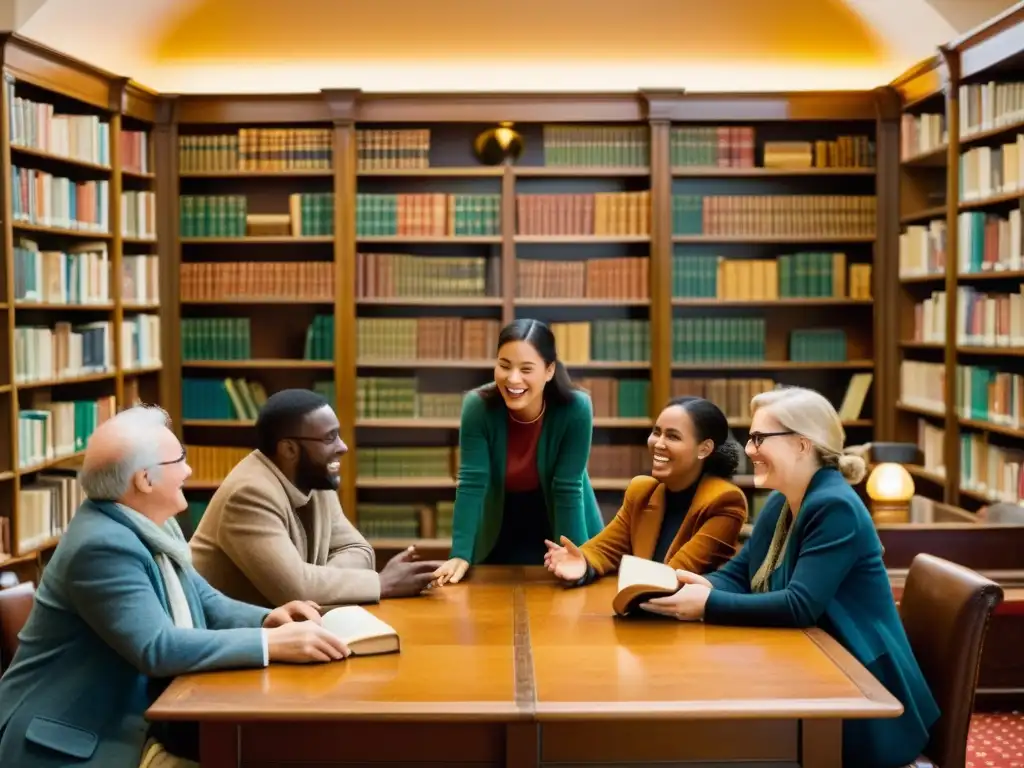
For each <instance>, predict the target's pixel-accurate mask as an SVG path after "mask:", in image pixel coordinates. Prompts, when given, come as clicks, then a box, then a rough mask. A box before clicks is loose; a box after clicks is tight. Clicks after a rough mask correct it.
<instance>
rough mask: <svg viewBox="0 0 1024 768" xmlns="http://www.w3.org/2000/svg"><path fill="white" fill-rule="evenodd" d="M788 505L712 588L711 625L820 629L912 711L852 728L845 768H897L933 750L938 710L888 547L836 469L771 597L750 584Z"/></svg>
mask: <svg viewBox="0 0 1024 768" xmlns="http://www.w3.org/2000/svg"><path fill="white" fill-rule="evenodd" d="M784 503H785V498H784V497H783V496H782V494H781V493H778V492H775V493H773V494H771V496H769V498H768V500H767V501H766V503H765V506H764V509H763V510H762V511H761V513H760V514H759V515H758V517H757V521H756V523H755V524H754V530H753V533H752V534H751V537H750V540H749V541H748V542H747V544H746V546H744V547H743V549H742V550H740V552H739V553H738V554H737V555H736V557H735V558H733V559H732V560H731V561H730V562H728V563H726V564H725V565H724V566H722V568H721V569H719V570H718V571H717V572H715V573H714V574H712V575H710V576H708V577H707V578H708V580H709V581H710V582H711V583H712V585H713V586H714V589H712V590H711V594H710V595H709V596H708V601H707V604H706V605H705V606H704V620H705V621H706V622H708V623H715V624H742V625H746V626H758V627H801V628H802V627H820V628H821V629H823V630H825V631H826V632H828V633H829V634H830V635H831V636H832V637H834V638H835V639H836V640H837V641H838V642H839V643H840V644H841V645H842V646H843V647H844V648H846V650H848V651H849V652H850V653H851V654H852V655H853V656H854V657H855V658H856V659H857V661H859V662H860V663H861V664H863V665H864V666H865V667H866V668H867V669H868V671H869V672H871V674H872V675H874V677H875V679H877V680H878V681H879V682H880V683H881V684H882V685H884V686H885V688H886V689H887V690H888V691H889V692H890V693H892V695H893V696H895V697H896V698H897V699H898V700H899V701H900V703H902V704H903V709H904V711H903V714H902V715H901V716H900V717H898V718H892V719H881V718H875V719H868V720H847V721H845V722H844V723H843V766H844V768H897V766H906V765H907V764H909V763H913V762H914V761H915V760H916V759H917V758H918V756H919V755H920V754H921V752H922V750H923V749H924V747H925V745H926V744H927V743H928V732H929V729H930V728H931V727H932V725H933V724H934V723H935V721H936V720H938V718H939V707H938V705H937V704H936V702H935V699H934V697H933V696H932V693H931V690H930V689H929V688H928V683H927V682H926V681H925V679H924V675H923V674H922V673H921V668H920V667H919V666H918V664H917V660H916V659H915V658H914V654H913V651H912V650H911V648H910V642H909V641H908V640H907V635H906V633H905V632H904V630H903V623H902V622H901V621H900V616H899V612H898V611H897V609H896V601H895V599H894V598H893V594H892V587H891V586H890V584H889V574H888V573H887V572H886V569H885V565H884V563H883V562H882V544H881V542H880V541H879V539H878V533H877V531H876V530H875V525H874V522H873V521H872V519H871V515H870V514H869V513H868V510H867V508H866V507H865V506H864V503H863V502H862V501H861V500H860V497H858V496H857V493H856V492H855V491H854V490H853V488H851V487H850V484H849V483H847V482H846V480H845V479H844V478H843V476H842V475H841V474H840V473H839V471H838V470H836V469H831V468H828V469H820V470H818V472H817V473H815V475H814V477H813V478H812V479H811V483H810V485H809V486H808V488H807V493H806V494H805V495H804V500H803V505H802V507H801V509H800V512H799V514H797V516H796V522H795V523H794V525H795V528H794V529H793V532H792V534H791V536H790V540H789V545H788V547H787V549H786V551H785V553H784V554H783V559H782V562H781V563H780V565H779V567H778V568H777V569H776V570H775V572H774V573H773V574H772V576H771V577H770V579H769V585H770V588H771V591H770V592H767V593H762V594H751V592H750V581H751V579H752V578H753V576H754V574H755V573H756V572H757V569H758V567H759V566H760V565H761V563H762V562H763V561H764V558H765V557H766V556H767V554H768V548H769V546H770V544H771V540H772V535H773V533H774V532H775V524H776V522H777V521H778V519H779V514H780V513H781V512H782V508H783V505H784Z"/></svg>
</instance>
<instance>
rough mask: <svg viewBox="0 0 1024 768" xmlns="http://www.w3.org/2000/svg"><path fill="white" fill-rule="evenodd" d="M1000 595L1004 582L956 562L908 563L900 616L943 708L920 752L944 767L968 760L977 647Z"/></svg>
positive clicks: (928, 558)
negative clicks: (996, 581) (986, 576)
mask: <svg viewBox="0 0 1024 768" xmlns="http://www.w3.org/2000/svg"><path fill="white" fill-rule="evenodd" d="M1002 599H1003V590H1002V587H1000V586H999V585H998V584H996V583H995V582H994V581H991V580H989V579H986V578H985V577H984V576H982V575H981V574H979V573H977V572H975V571H972V570H971V569H969V568H964V567H963V566H961V565H957V564H956V563H951V562H949V561H948V560H943V559H942V558H940V557H935V556H934V555H928V554H919V555H917V556H916V557H915V558H914V560H913V561H912V562H911V564H910V570H909V571H908V573H907V581H906V585H905V586H904V588H903V596H902V598H901V600H900V616H901V617H902V619H903V626H904V628H905V629H906V632H907V637H908V638H909V640H910V645H911V647H912V648H913V651H914V655H915V656H916V657H917V662H918V664H920V666H921V671H922V672H923V673H924V676H925V679H926V680H927V681H928V685H929V687H930V688H931V691H932V695H933V696H934V697H935V700H936V702H937V703H938V705H939V708H940V709H941V711H942V714H941V716H940V717H939V720H938V722H937V723H936V724H935V725H934V726H933V727H932V732H931V738H930V740H929V742H928V747H927V749H926V750H925V753H924V754H925V757H927V758H928V759H929V760H931V761H932V762H933V763H935V764H936V765H938V766H941V767H942V768H946V767H947V766H949V767H950V768H952V766H958V765H965V763H966V760H967V733H968V731H969V730H970V726H971V713H972V711H973V710H974V691H975V688H976V686H977V683H978V667H979V664H980V662H981V649H982V645H983V644H984V642H985V633H986V632H987V631H988V624H989V620H990V619H991V617H992V612H993V611H994V610H995V607H996V606H997V605H998V604H999V603H1000V602H1001V601H1002Z"/></svg>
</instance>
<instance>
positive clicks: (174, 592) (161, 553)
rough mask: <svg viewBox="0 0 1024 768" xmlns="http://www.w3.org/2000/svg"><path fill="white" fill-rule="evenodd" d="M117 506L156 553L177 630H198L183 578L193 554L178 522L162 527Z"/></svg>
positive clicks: (122, 506) (132, 511)
mask: <svg viewBox="0 0 1024 768" xmlns="http://www.w3.org/2000/svg"><path fill="white" fill-rule="evenodd" d="M117 506H118V508H119V509H120V510H121V511H122V512H124V513H125V514H126V515H128V517H129V518H130V519H131V520H132V522H133V523H134V524H135V526H136V527H137V529H138V533H139V536H140V538H141V539H142V540H143V541H144V542H145V543H146V544H148V545H149V546H150V548H151V549H152V550H153V557H154V559H155V560H156V564H157V566H158V567H159V568H160V575H161V576H162V577H163V581H164V591H165V592H166V593H167V602H168V604H169V605H170V608H171V620H172V621H173V622H174V626H176V627H179V628H182V629H194V628H195V624H194V623H193V621H192V611H191V609H189V606H188V600H187V599H186V597H185V589H184V587H182V578H184V574H185V573H186V572H187V571H188V569H189V568H191V567H192V550H191V549H190V548H189V546H188V541H186V539H185V534H183V533H182V532H181V526H179V525H178V521H177V520H175V519H174V518H173V517H172V518H171V519H170V520H168V521H167V522H166V523H164V524H163V525H162V526H161V525H157V524H156V523H154V522H153V521H152V520H150V519H149V518H148V517H146V516H145V515H143V514H142V513H141V512H136V511H135V510H134V509H132V508H131V507H126V506H125V505H124V504H118V505H117ZM176 566H177V567H176Z"/></svg>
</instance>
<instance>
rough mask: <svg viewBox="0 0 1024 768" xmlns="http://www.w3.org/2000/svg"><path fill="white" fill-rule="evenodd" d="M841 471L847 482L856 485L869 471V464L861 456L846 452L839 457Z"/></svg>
mask: <svg viewBox="0 0 1024 768" xmlns="http://www.w3.org/2000/svg"><path fill="white" fill-rule="evenodd" d="M839 471H840V472H841V473H842V475H843V477H844V478H846V482H848V483H849V484H850V485H856V484H857V483H859V482H860V481H861V480H863V479H864V475H866V474H867V473H868V466H867V464H866V463H865V462H864V459H862V458H861V457H860V456H855V455H853V454H851V453H844V454H843V455H842V456H840V457H839Z"/></svg>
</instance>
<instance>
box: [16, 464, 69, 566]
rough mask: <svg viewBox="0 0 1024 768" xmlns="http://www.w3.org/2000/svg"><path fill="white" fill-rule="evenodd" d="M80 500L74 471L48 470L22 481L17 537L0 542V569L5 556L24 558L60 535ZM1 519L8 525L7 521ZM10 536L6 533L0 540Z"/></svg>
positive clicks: (19, 494) (19, 491) (65, 528)
mask: <svg viewBox="0 0 1024 768" xmlns="http://www.w3.org/2000/svg"><path fill="white" fill-rule="evenodd" d="M83 501H85V494H84V492H83V491H82V486H81V484H80V483H79V482H78V477H77V476H76V473H75V472H74V471H73V470H66V471H62V470H50V471H48V472H41V473H39V474H38V475H36V476H35V477H33V478H32V479H31V480H28V478H26V479H25V480H23V481H22V484H21V487H20V488H19V489H18V526H17V528H18V531H17V537H16V538H15V539H14V541H0V566H2V565H3V555H5V554H8V555H13V556H18V555H24V554H26V553H28V552H32V551H35V550H37V549H40V548H41V547H44V546H46V545H47V543H49V542H51V541H53V540H54V539H56V538H58V537H59V536H61V534H63V533H64V531H65V530H67V527H68V525H69V524H70V522H71V518H72V517H74V515H75V511H76V510H77V509H78V507H79V506H80V505H81V504H82V502H83ZM0 519H2V520H3V522H5V523H6V522H7V518H0ZM3 534H7V536H4V535H3ZM9 535H10V531H9V530H5V531H3V533H0V539H4V538H7V537H9Z"/></svg>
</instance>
